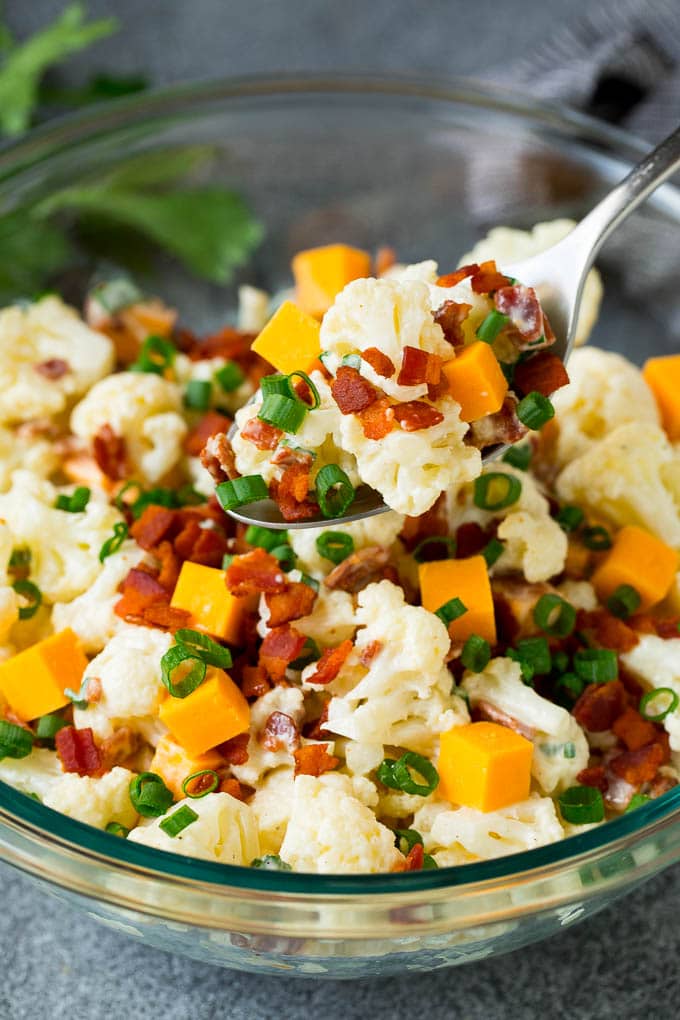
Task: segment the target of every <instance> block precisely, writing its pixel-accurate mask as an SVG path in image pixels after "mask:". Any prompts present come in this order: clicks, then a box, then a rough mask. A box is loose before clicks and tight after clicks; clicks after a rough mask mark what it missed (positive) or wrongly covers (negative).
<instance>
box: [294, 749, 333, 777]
mask: <svg viewBox="0 0 680 1020" xmlns="http://www.w3.org/2000/svg"><path fill="white" fill-rule="evenodd" d="M329 747H330V744H305V746H304V747H299V748H298V749H297V750H296V751H293V757H294V758H295V773H294V775H295V776H296V777H297V776H321V775H323V773H324V772H330V771H331V769H334V768H335V767H336V765H339V764H340V759H339V758H336V757H334V755H332V754H329V753H328V748H329Z"/></svg>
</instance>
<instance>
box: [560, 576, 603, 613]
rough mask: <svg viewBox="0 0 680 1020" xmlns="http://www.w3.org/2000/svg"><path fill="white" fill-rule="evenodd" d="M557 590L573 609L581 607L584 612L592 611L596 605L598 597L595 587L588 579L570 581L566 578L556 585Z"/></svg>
mask: <svg viewBox="0 0 680 1020" xmlns="http://www.w3.org/2000/svg"><path fill="white" fill-rule="evenodd" d="M557 591H558V592H559V593H560V595H561V596H562V598H563V599H566V600H567V602H570V603H571V604H572V606H573V607H574V609H583V610H585V612H586V613H592V611H593V610H594V609H597V607H598V599H597V595H596V594H595V589H594V588H593V586H592V584H590V582H589V581H572V580H570V579H569V578H567V580H566V581H562V583H561V584H558V585H557Z"/></svg>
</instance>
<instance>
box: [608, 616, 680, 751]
mask: <svg viewBox="0 0 680 1020" xmlns="http://www.w3.org/2000/svg"><path fill="white" fill-rule="evenodd" d="M621 661H622V662H623V664H624V665H625V667H626V669H627V670H628V671H629V672H630V673H632V675H633V676H634V677H635V679H636V680H639V681H640V683H641V684H642V685H643V686H644V687H645V689H646V690H649V691H651V690H654V689H655V688H657V687H670V689H671V690H672V691H675V693H676V694H677V695H678V697H680V638H672V639H671V640H670V641H665V640H664V639H663V638H660V637H657V636H656V634H641V635H640V640H639V641H638V643H637V644H636V646H635V648H633V649H631V651H630V652H624V653H623V654H622V655H621ZM663 707H664V708H665V707H666V706H665V705H664V706H663ZM659 711H661V709H659ZM663 727H664V729H665V730H666V732H667V733H668V736H669V737H670V744H671V749H672V750H673V751H680V705H679V706H678V707H677V708H675V710H674V711H673V712H669V713H668V715H667V716H666V717H665V719H664V720H663Z"/></svg>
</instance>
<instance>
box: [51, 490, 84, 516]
mask: <svg viewBox="0 0 680 1020" xmlns="http://www.w3.org/2000/svg"><path fill="white" fill-rule="evenodd" d="M90 496H91V491H90V489H88V488H87V486H85V485H79V486H78V487H77V488H76V489H74V490H73V492H72V493H71V495H70V496H67V495H66V493H64V492H60V493H59V495H58V496H57V501H56V503H55V504H54V505H55V507H56V509H57V510H65V511H66V512H67V513H69V514H80V513H82V512H83V510H84V509H85V507H86V506H87V504H88V503H89V501H90Z"/></svg>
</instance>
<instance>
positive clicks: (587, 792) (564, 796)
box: [557, 786, 604, 825]
mask: <svg viewBox="0 0 680 1020" xmlns="http://www.w3.org/2000/svg"><path fill="white" fill-rule="evenodd" d="M557 802H558V804H559V806H560V812H561V813H562V817H563V818H564V820H565V822H571V824H572V825H589V824H592V823H593V822H601V821H603V819H604V801H603V800H602V794H601V793H600V791H599V790H598V789H597V787H595V786H570V787H569V789H568V790H565V791H564V792H563V793H561V794H560V795H559V797H558V798H557Z"/></svg>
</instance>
